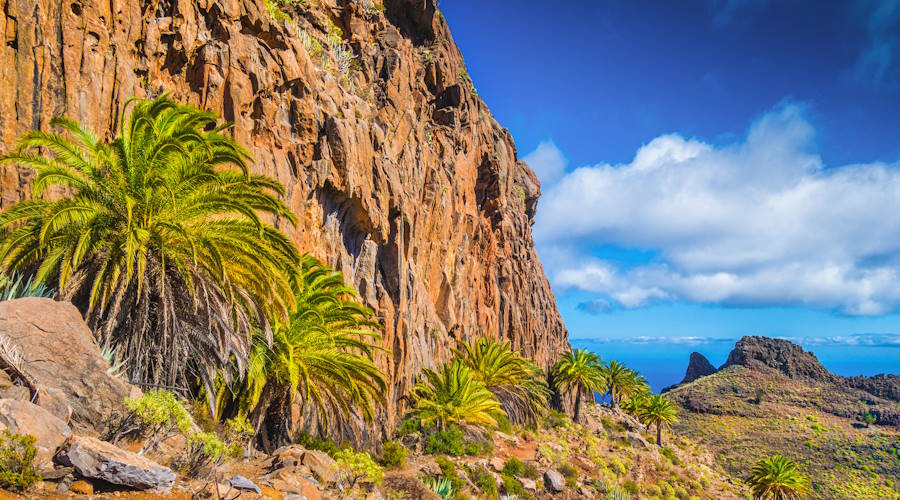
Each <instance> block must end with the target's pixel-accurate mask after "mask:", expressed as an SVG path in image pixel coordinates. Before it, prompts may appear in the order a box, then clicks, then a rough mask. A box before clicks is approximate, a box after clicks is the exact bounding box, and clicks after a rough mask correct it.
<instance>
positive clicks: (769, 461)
mask: <svg viewBox="0 0 900 500" xmlns="http://www.w3.org/2000/svg"><path fill="white" fill-rule="evenodd" d="M748 482H749V483H750V489H751V490H752V491H753V498H756V499H760V500H794V499H800V498H803V497H805V496H806V495H807V494H809V491H810V488H809V479H807V477H806V475H804V474H803V473H801V472H800V471H798V470H797V464H795V463H794V461H793V460H791V459H789V458H786V457H783V456H781V455H773V456H771V457H768V458H764V459H762V460H760V461H759V462H756V465H754V466H753V470H752V471H751V472H750V480H749V481H748Z"/></svg>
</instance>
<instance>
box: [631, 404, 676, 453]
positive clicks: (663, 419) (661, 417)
mask: <svg viewBox="0 0 900 500" xmlns="http://www.w3.org/2000/svg"><path fill="white" fill-rule="evenodd" d="M637 417H638V418H639V419H640V420H641V422H643V423H644V424H645V425H648V426H649V425H655V426H656V443H657V444H658V445H659V446H662V428H663V426H666V425H670V424H673V423H675V422H677V421H678V413H677V412H676V410H675V405H673V404H672V402H671V401H669V400H668V399H666V398H665V397H663V396H662V395H660V394H650V395H649V396H647V397H645V398H643V399H642V400H640V403H639V404H638V407H637Z"/></svg>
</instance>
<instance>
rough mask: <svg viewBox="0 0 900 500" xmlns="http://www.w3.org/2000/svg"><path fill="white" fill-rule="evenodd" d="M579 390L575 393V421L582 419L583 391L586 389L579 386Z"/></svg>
mask: <svg viewBox="0 0 900 500" xmlns="http://www.w3.org/2000/svg"><path fill="white" fill-rule="evenodd" d="M577 391H578V392H577V393H576V394H575V418H574V419H573V420H574V421H575V422H578V421H580V420H581V393H582V392H584V389H583V388H582V387H581V386H578V389H577Z"/></svg>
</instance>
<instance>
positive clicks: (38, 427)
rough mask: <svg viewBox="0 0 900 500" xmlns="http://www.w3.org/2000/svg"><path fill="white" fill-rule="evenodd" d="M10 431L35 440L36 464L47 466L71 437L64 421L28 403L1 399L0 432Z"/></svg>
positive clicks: (70, 432)
mask: <svg viewBox="0 0 900 500" xmlns="http://www.w3.org/2000/svg"><path fill="white" fill-rule="evenodd" d="M2 429H9V431H10V432H13V433H16V434H22V435H25V434H30V435H32V436H34V438H35V442H34V445H35V448H36V449H37V454H36V455H35V465H37V466H38V467H39V468H40V467H42V466H43V465H46V464H49V463H50V461H51V460H52V459H53V454H54V453H56V449H57V448H59V447H60V446H61V445H62V444H63V443H64V442H65V441H66V439H68V438H69V437H70V436H72V431H71V430H70V429H69V426H68V425H66V423H65V422H63V421H62V420H60V419H58V418H56V417H55V416H53V415H51V414H50V412H48V411H47V410H45V409H43V408H41V407H40V406H37V405H34V404H31V403H29V402H28V401H18V400H15V399H0V430H2Z"/></svg>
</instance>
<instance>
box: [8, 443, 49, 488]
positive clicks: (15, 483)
mask: <svg viewBox="0 0 900 500" xmlns="http://www.w3.org/2000/svg"><path fill="white" fill-rule="evenodd" d="M34 440H35V438H34V436H31V435H26V436H23V435H21V434H14V433H12V432H10V431H9V429H3V433H2V434H0V485H2V486H3V487H5V488H12V489H16V490H24V489H25V488H27V487H29V486H31V485H32V484H34V483H36V482H38V481H40V480H41V475H40V474H38V472H37V469H35V467H34V455H35V453H37V449H36V448H35V447H34Z"/></svg>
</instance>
